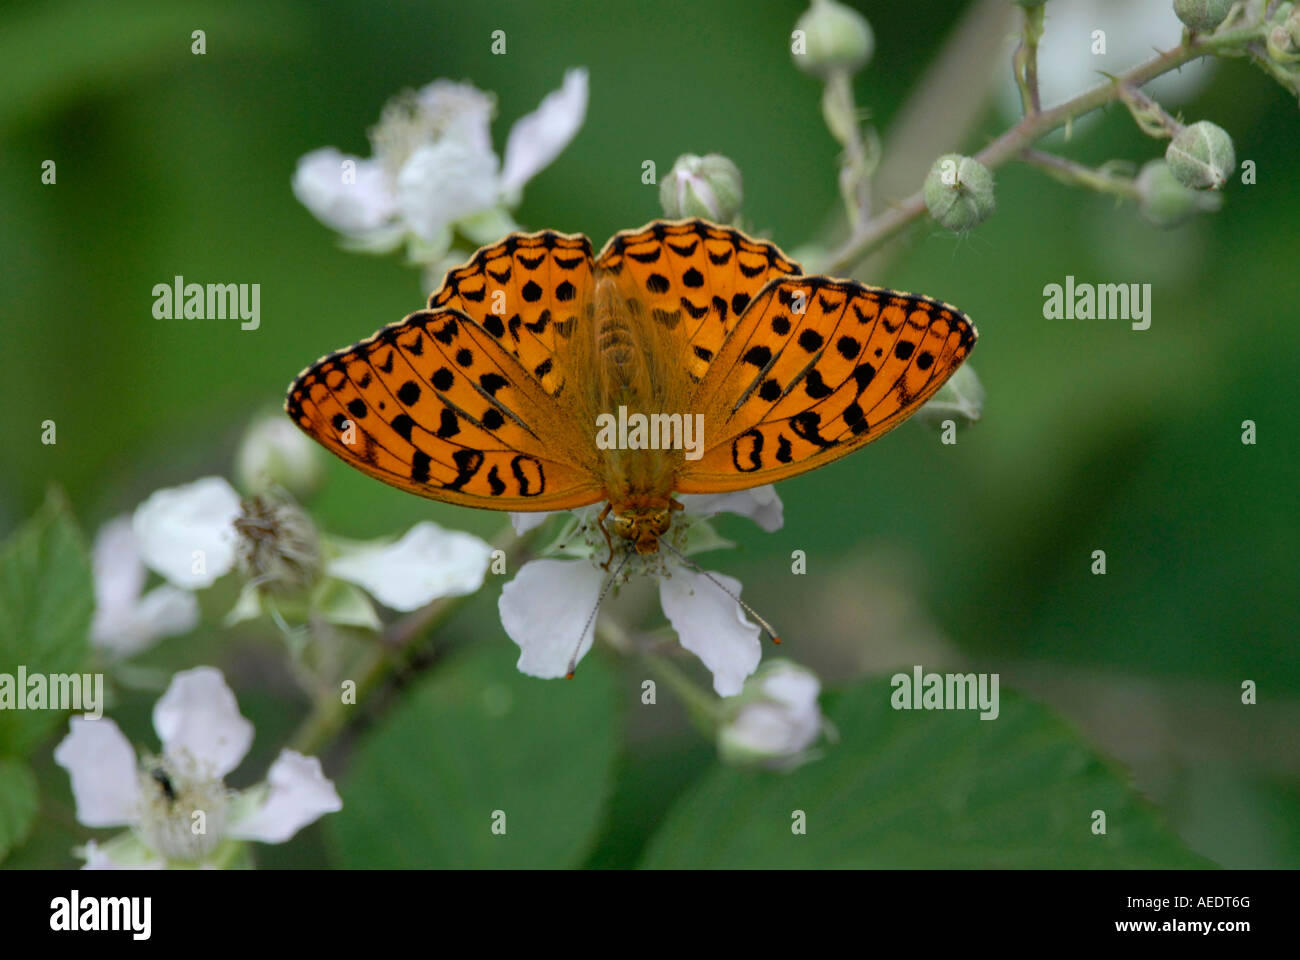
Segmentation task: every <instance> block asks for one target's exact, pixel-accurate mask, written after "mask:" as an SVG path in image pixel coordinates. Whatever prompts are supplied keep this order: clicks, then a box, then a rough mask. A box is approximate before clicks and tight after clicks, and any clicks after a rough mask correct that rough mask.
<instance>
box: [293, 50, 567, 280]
mask: <svg viewBox="0 0 1300 960" xmlns="http://www.w3.org/2000/svg"><path fill="white" fill-rule="evenodd" d="M495 108H496V101H495V98H494V97H493V96H492V95H491V94H488V93H484V92H483V91H482V90H479V89H478V88H477V87H474V86H473V85H472V84H468V83H456V82H454V81H451V80H435V81H434V82H433V83H431V84H429V85H428V86H426V87H423V88H422V89H420V90H418V91H415V92H407V93H405V94H402V95H401V96H399V97H397V98H396V99H394V100H393V101H391V102H390V103H389V104H388V105H387V106H386V107H385V108H384V110H383V113H382V114H381V116H380V119H379V123H378V125H377V126H375V128H374V129H372V130H371V132H370V143H371V156H370V157H357V156H353V155H350V154H345V153H342V152H341V151H339V150H338V149H336V148H334V147H323V148H321V149H319V150H315V151H313V152H311V153H309V154H307V155H306V156H304V157H303V158H302V159H301V160H299V161H298V169H297V170H296V171H295V172H294V175H293V192H294V194H295V195H296V196H297V197H298V199H299V200H300V201H301V202H302V204H303V205H304V206H305V207H307V209H308V210H310V211H311V212H312V213H313V214H314V215H315V216H316V218H317V219H318V220H320V221H321V222H322V223H324V224H325V225H326V226H328V227H330V228H332V229H334V230H336V231H338V232H339V233H340V234H341V235H342V236H343V239H344V243H345V244H346V245H347V246H349V247H351V248H352V249H358V250H365V251H369V252H375V253H385V252H389V251H392V250H395V249H397V248H398V247H400V246H401V245H402V244H404V243H405V244H406V247H407V255H408V256H409V257H410V259H411V260H412V261H413V262H415V263H420V264H429V265H441V264H444V263H446V262H447V261H448V260H449V259H451V260H456V261H457V262H459V261H460V260H461V259H463V256H464V255H463V254H453V253H452V245H453V243H454V241H455V235H456V234H457V233H459V234H461V235H462V236H464V237H466V238H467V239H469V240H470V241H472V242H474V243H477V244H485V243H491V242H493V241H495V240H498V239H500V237H501V235H502V234H505V233H509V232H510V231H512V230H514V229H517V227H516V225H515V223H514V221H513V220H512V219H511V218H510V215H509V210H510V209H512V208H513V207H516V206H518V204H519V201H520V199H521V197H522V193H523V187H524V184H526V183H527V182H528V181H529V180H531V179H532V178H533V177H534V176H535V175H536V174H537V173H538V172H540V171H541V170H542V169H543V168H545V167H546V166H548V165H549V164H550V163H551V161H553V160H554V159H555V158H556V157H557V156H559V154H560V152H561V151H562V150H563V149H564V148H565V147H566V146H567V145H568V144H569V142H570V141H571V140H572V139H573V138H574V136H576V135H577V132H578V130H579V128H580V127H581V126H582V122H583V120H584V119H585V118H586V115H587V71H586V70H584V69H582V68H575V69H571V70H569V71H568V72H567V73H565V75H564V83H563V84H562V85H561V86H560V88H559V89H558V90H555V91H553V92H551V93H549V94H547V95H546V96H545V97H544V98H543V99H542V102H541V104H540V105H539V106H538V108H537V109H536V110H535V111H533V112H532V113H530V114H528V115H527V116H525V117H521V118H520V119H519V120H518V121H517V122H516V123H515V125H514V126H513V127H512V128H511V130H510V135H509V136H508V137H507V138H506V150H505V158H504V160H501V159H498V157H497V155H496V153H495V152H494V151H493V149H492V134H491V130H490V126H491V121H492V114H493V112H494V111H495Z"/></svg>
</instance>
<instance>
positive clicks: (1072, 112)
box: [822, 23, 1262, 276]
mask: <svg viewBox="0 0 1300 960" xmlns="http://www.w3.org/2000/svg"><path fill="white" fill-rule="evenodd" d="M1261 30H1262V26H1261V24H1259V23H1252V24H1249V25H1247V26H1244V27H1238V28H1236V29H1233V30H1228V31H1225V32H1222V33H1216V34H1213V35H1211V36H1189V37H1186V38H1184V40H1183V43H1182V44H1180V45H1179V46H1177V47H1175V48H1174V49H1173V50H1170V51H1168V52H1166V53H1162V54H1160V55H1159V56H1157V57H1154V58H1152V59H1151V60H1148V61H1147V62H1146V63H1143V64H1139V65H1138V66H1136V67H1134V68H1133V69H1132V70H1129V71H1128V72H1126V73H1122V74H1120V75H1119V76H1117V77H1116V78H1114V79H1113V80H1112V81H1111V82H1110V83H1107V84H1104V85H1102V86H1100V87H1097V88H1095V89H1093V90H1089V91H1087V92H1086V93H1082V94H1080V95H1079V96H1077V97H1075V98H1073V99H1072V100H1067V101H1066V102H1065V103H1062V104H1060V105H1059V106H1056V107H1053V108H1051V109H1050V110H1043V111H1041V112H1038V113H1034V114H1030V115H1027V116H1025V117H1023V118H1022V119H1021V120H1020V122H1019V123H1017V124H1016V125H1015V126H1013V127H1011V128H1010V129H1009V130H1007V131H1006V132H1004V133H1003V134H1002V135H1001V136H999V137H998V138H997V139H996V140H994V141H993V142H992V143H990V144H989V145H988V146H987V147H985V148H984V149H983V150H981V151H980V152H979V153H977V154H976V155H975V159H976V160H978V161H979V162H980V163H982V164H984V165H985V166H986V167H988V168H989V169H990V170H992V169H994V168H996V167H1000V166H1001V165H1002V164H1004V163H1006V162H1007V161H1008V160H1011V159H1014V158H1015V157H1017V156H1019V155H1020V154H1021V153H1022V152H1023V151H1024V149H1025V148H1026V147H1028V146H1029V145H1031V144H1033V143H1036V142H1037V141H1038V140H1040V139H1042V138H1043V137H1045V136H1046V135H1047V134H1049V133H1051V132H1052V131H1053V130H1056V129H1058V128H1060V127H1063V126H1065V125H1066V124H1067V123H1069V122H1071V121H1072V120H1074V119H1076V118H1077V117H1081V116H1083V115H1084V114H1087V113H1091V112H1092V111H1093V110H1096V109H1098V108H1100V107H1103V106H1105V105H1106V104H1108V103H1111V102H1113V101H1115V100H1117V99H1119V98H1120V96H1121V93H1122V92H1123V91H1124V90H1125V89H1126V88H1129V87H1132V88H1137V87H1141V86H1144V85H1145V84H1147V83H1149V82H1150V81H1152V80H1154V79H1155V78H1156V77H1158V76H1160V75H1162V74H1165V73H1168V72H1169V71H1171V70H1176V69H1178V68H1179V67H1181V66H1182V65H1183V64H1185V63H1190V62H1191V61H1193V60H1199V59H1200V58H1201V57H1205V56H1210V55H1212V54H1216V53H1218V52H1219V51H1221V50H1224V49H1228V48H1232V47H1241V46H1242V45H1243V44H1245V43H1248V42H1249V41H1251V40H1254V39H1257V38H1258V37H1260V36H1261ZM924 213H925V198H924V197H923V196H922V194H921V191H920V190H917V191H916V192H915V193H913V194H912V195H911V196H909V197H907V198H905V199H904V200H902V201H900V202H899V203H897V204H895V205H894V206H893V207H891V208H890V209H888V210H886V211H885V212H884V213H882V214H880V216H878V217H874V218H873V219H872V220H870V221H869V222H868V223H867V224H866V225H865V226H864V227H863V228H862V229H861V230H859V231H856V232H855V233H854V235H853V236H851V237H850V238H849V239H848V240H847V241H846V242H845V243H844V244H843V245H842V246H841V247H840V248H839V249H838V250H835V251H833V252H832V253H831V255H830V257H829V258H828V259H827V261H826V263H825V264H824V265H823V268H822V272H824V273H830V274H833V275H841V276H842V275H844V274H847V273H850V272H851V271H852V270H853V268H854V266H856V265H857V263H858V262H859V261H860V260H862V258H863V257H865V256H866V255H867V254H869V253H870V252H871V251H872V250H874V249H876V248H877V247H879V246H880V245H881V244H882V243H884V242H885V241H886V240H888V239H890V238H891V237H893V236H894V234H896V233H898V232H899V231H900V230H902V229H903V228H904V227H906V226H907V225H908V224H910V223H911V222H912V221H913V220H916V219H917V218H918V217H920V216H921V215H922V214H924Z"/></svg>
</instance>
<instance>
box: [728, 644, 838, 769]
mask: <svg viewBox="0 0 1300 960" xmlns="http://www.w3.org/2000/svg"><path fill="white" fill-rule="evenodd" d="M820 693H821V682H820V681H819V680H818V679H817V676H816V675H815V674H814V673H813V672H812V671H811V670H807V669H805V668H803V667H800V666H798V665H797V664H793V663H790V662H789V661H782V660H775V661H771V662H769V663H768V664H767V665H766V666H764V668H763V670H762V671H761V672H760V673H759V674H758V675H757V676H755V677H754V679H753V680H751V681H750V682H749V684H748V685H747V689H746V691H745V694H744V695H743V696H742V698H741V701H742V704H743V705H742V706H741V708H740V710H739V712H738V713H737V714H736V715H735V717H733V718H732V720H731V721H730V722H728V723H727V724H725V725H724V726H723V727H722V729H721V730H719V732H718V743H719V748H720V749H721V751H722V754H723V756H724V758H728V759H732V760H737V761H741V762H746V761H755V760H757V761H787V760H789V761H795V760H797V759H798V758H799V757H800V755H801V754H803V752H804V751H805V750H807V748H808V747H810V746H811V745H812V743H813V741H814V740H816V739H817V737H818V736H819V735H820V733H821V731H822V729H823V727H824V726H825V722H824V718H823V717H822V712H821V707H820V705H819V704H818V702H817V697H818V695H819V694H820Z"/></svg>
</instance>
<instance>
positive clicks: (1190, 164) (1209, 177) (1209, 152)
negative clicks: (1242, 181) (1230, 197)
mask: <svg viewBox="0 0 1300 960" xmlns="http://www.w3.org/2000/svg"><path fill="white" fill-rule="evenodd" d="M1165 162H1166V163H1168V164H1169V169H1170V170H1172V171H1173V173H1174V176H1175V177H1177V178H1178V180H1179V182H1180V183H1182V184H1183V185H1184V186H1188V187H1191V188H1193V189H1194V190H1218V189H1219V188H1220V187H1222V186H1223V185H1224V184H1225V183H1227V182H1228V177H1229V176H1231V175H1232V173H1233V171H1234V170H1236V169H1237V154H1236V151H1234V150H1233V148H1232V137H1230V136H1228V131H1226V130H1224V129H1223V128H1222V127H1220V126H1217V125H1216V124H1213V123H1210V122H1209V121H1208V120H1201V121H1199V122H1197V123H1193V124H1191V125H1190V126H1187V127H1183V129H1182V130H1181V131H1180V132H1179V133H1178V136H1176V137H1174V139H1173V141H1172V142H1171V143H1170V144H1169V149H1167V150H1166V151H1165Z"/></svg>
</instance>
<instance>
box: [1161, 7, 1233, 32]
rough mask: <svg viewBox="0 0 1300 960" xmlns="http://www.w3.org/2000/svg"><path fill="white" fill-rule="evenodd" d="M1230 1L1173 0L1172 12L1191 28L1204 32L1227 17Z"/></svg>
mask: <svg viewBox="0 0 1300 960" xmlns="http://www.w3.org/2000/svg"><path fill="white" fill-rule="evenodd" d="M1232 2H1233V0H1174V13H1176V14H1178V19H1179V20H1181V21H1183V23H1185V24H1187V25H1188V26H1189V27H1191V28H1192V29H1193V30H1197V31H1200V32H1201V33H1204V32H1206V31H1207V30H1213V29H1214V28H1215V27H1217V26H1218V25H1219V24H1221V23H1223V21H1224V20H1226V19H1227V17H1228V11H1229V10H1231V9H1232Z"/></svg>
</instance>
